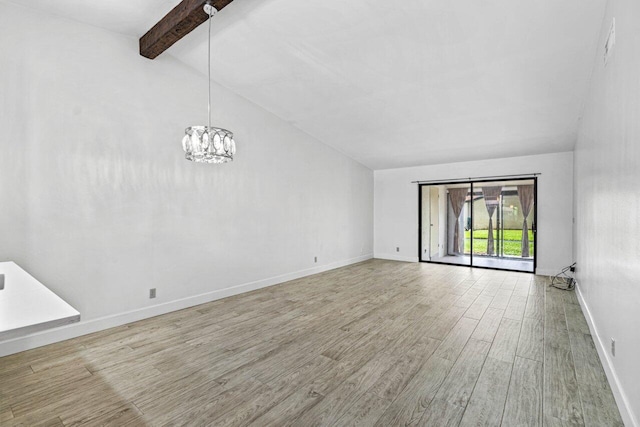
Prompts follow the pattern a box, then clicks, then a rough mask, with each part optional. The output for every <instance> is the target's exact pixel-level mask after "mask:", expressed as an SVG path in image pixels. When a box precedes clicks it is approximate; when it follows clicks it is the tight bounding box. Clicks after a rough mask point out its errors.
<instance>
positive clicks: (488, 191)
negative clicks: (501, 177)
mask: <svg viewBox="0 0 640 427" xmlns="http://www.w3.org/2000/svg"><path fill="white" fill-rule="evenodd" d="M500 194H502V186H499V187H482V196H483V197H484V204H485V206H486V207H487V213H488V214H489V235H488V237H487V255H493V254H494V248H493V246H494V245H493V213H494V212H495V211H496V208H497V207H498V200H499V199H500Z"/></svg>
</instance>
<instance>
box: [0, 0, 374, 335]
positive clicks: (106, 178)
mask: <svg viewBox="0 0 640 427" xmlns="http://www.w3.org/2000/svg"><path fill="white" fill-rule="evenodd" d="M0 27H1V28H2V32H3V35H2V37H0V57H1V58H2V66H1V67H0V93H1V94H2V96H0V103H1V104H0V105H1V106H2V111H0V149H1V150H2V151H1V153H2V154H1V155H0V191H2V193H1V194H0V203H2V206H3V208H2V209H0V221H1V223H0V227H1V228H0V230H1V235H0V261H4V260H12V261H16V262H17V263H18V264H19V265H20V266H22V267H23V268H24V269H25V270H27V271H28V272H29V273H30V274H32V275H33V276H34V277H36V278H37V279H38V280H39V281H40V282H42V283H43V284H45V285H46V286H48V287H49V288H50V289H52V290H53V291H54V292H55V293H57V294H58V295H60V296H61V297H62V298H63V299H65V300H66V301H67V302H69V303H70V304H71V305H73V306H74V307H75V308H76V309H78V310H79V311H80V313H81V315H82V322H81V323H80V325H77V326H74V328H76V329H75V330H77V331H81V330H82V331H84V332H87V331H91V330H92V329H95V328H96V327H107V326H113V324H114V323H116V324H117V323H118V322H120V321H127V320H131V319H136V318H139V317H145V316H149V315H153V314H158V313H159V312H162V311H166V310H168V309H175V308H182V307H183V306H185V303H184V302H185V301H187V302H190V303H192V304H196V303H201V302H205V301H206V300H207V299H215V298H218V297H220V296H225V295H229V294H232V293H234V292H240V291H243V290H248V289H253V288H255V287H256V286H257V287H261V286H267V285H269V284H274V283H277V282H279V281H283V280H288V279H291V278H295V277H299V276H300V275H305V274H312V273H315V272H318V271H322V270H323V269H326V268H332V267H336V266H340V265H345V264H347V263H350V262H356V261H359V260H362V259H366V258H367V257H371V255H372V251H373V172H372V171H371V170H370V169H368V168H366V167H364V166H362V165H360V164H359V163H357V162H355V161H353V160H351V159H349V158H347V157H346V156H344V155H342V154H340V153H338V152H337V151H335V150H334V149H332V148H329V147H328V146H326V145H324V144H322V143H320V142H319V141H317V140H315V139H314V138H312V137H310V136H308V135H306V134H304V133H302V132H300V131H298V130H296V129H294V128H293V127H291V126H290V125H289V124H287V123H285V122H283V121H282V120H280V119H278V118H277V117H275V116H274V115H272V114H270V113H268V112H266V111H265V110H263V109H261V108H260V107H258V106H256V105H255V104H252V103H250V102H248V101H246V100H245V99H243V98H241V97H239V96H237V95H235V94H233V93H231V92H230V91H228V90H226V89H225V88H223V87H221V86H219V85H215V84H214V87H213V106H212V109H213V124H214V125H218V126H221V127H224V128H227V129H230V130H232V131H233V132H234V133H235V136H236V141H237V145H238V154H237V156H236V160H235V161H234V162H233V163H230V164H226V165H202V164H195V163H191V162H188V161H186V160H184V153H183V151H182V147H181V140H182V136H183V135H184V128H185V127H187V126H190V125H194V124H205V122H206V111H207V93H206V87H207V81H206V77H204V76H203V75H202V74H200V73H199V72H197V71H196V70H193V69H190V68H188V67H186V66H185V65H183V64H182V63H180V62H178V61H176V60H175V59H173V58H172V57H171V56H170V55H169V54H168V53H165V54H164V55H162V56H161V57H160V58H158V59H156V60H154V61H151V60H148V59H146V58H143V57H141V56H140V55H139V54H138V40H137V39H135V38H130V37H126V36H122V35H119V34H115V33H111V32H108V31H106V30H103V29H100V28H97V27H92V26H89V25H85V24H81V23H78V22H75V21H72V20H67V19H63V18H58V17H55V16H51V15H44V14H39V13H38V12H36V11H34V10H32V9H25V8H22V7H19V6H14V5H11V4H8V3H5V2H2V1H0ZM214 59H215V58H214ZM214 66H215V61H214ZM201 71H202V72H205V70H201ZM316 256H317V257H318V261H317V263H316V262H314V257H316ZM150 288H156V289H157V298H156V299H153V300H151V299H149V289H150ZM234 290H235V291H234ZM203 295H204V296H206V297H202V296H203ZM187 305H188V304H187ZM153 307H164V308H163V309H155V308H153ZM146 309H150V310H146ZM145 310H146V311H145ZM130 313H137V314H136V315H134V316H131V315H130ZM141 313H142V314H141ZM118 316H121V317H119V318H118ZM114 318H116V319H119V320H118V321H113V320H112V319H114ZM97 319H111V320H109V321H104V322H103V321H102V320H101V321H100V322H96V320H97ZM91 322H93V323H91ZM101 322H102V323H101ZM87 324H93V325H98V326H94V327H84V326H83V325H87ZM83 327H84V328H85V329H84V330H83V329H82V328H83ZM79 333H80V332H79ZM62 335H64V337H67V338H68V335H69V334H66V335H65V334H62ZM62 335H61V336H62ZM36 341H37V340H36ZM44 341H46V340H40V341H38V342H40V343H42V342H44ZM14 344H15V343H14ZM30 345H31V344H30ZM33 345H35V344H33ZM0 346H2V344H1V343H0Z"/></svg>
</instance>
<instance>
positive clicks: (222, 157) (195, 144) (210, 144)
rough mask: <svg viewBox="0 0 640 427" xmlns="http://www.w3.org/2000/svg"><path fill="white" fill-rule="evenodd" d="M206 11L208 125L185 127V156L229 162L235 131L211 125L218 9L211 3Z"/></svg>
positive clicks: (233, 152)
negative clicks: (213, 33) (213, 21)
mask: <svg viewBox="0 0 640 427" xmlns="http://www.w3.org/2000/svg"><path fill="white" fill-rule="evenodd" d="M204 11H205V13H206V14H207V15H208V16H209V41H208V48H209V52H208V63H209V69H208V76H209V103H208V110H207V112H208V118H209V122H208V123H209V124H208V126H190V127H188V128H186V129H185V131H184V133H185V135H184V137H183V138H182V148H183V149H184V152H185V155H184V157H185V158H186V159H187V160H190V161H192V162H196V163H214V164H220V163H227V162H230V161H233V155H234V154H235V153H236V142H235V141H234V140H233V133H232V132H230V131H228V130H226V129H222V128H217V127H212V126H211V18H212V17H213V15H215V14H216V12H217V10H216V9H215V8H214V7H213V6H211V5H210V4H208V3H207V4H206V5H205V6H204Z"/></svg>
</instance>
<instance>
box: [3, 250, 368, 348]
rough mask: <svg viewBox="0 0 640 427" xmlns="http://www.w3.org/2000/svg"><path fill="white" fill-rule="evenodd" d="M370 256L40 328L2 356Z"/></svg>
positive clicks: (5, 344) (12, 342) (9, 343)
mask: <svg viewBox="0 0 640 427" xmlns="http://www.w3.org/2000/svg"><path fill="white" fill-rule="evenodd" d="M371 258H373V254H367V255H362V256H359V257H356V258H351V259H347V260H343V261H337V262H334V263H331V264H326V265H322V266H318V267H313V268H309V269H306V270H300V271H295V272H293V273H287V274H283V275H280V276H276V277H270V278H268V279H262V280H257V281H255V282H250V283H244V284H242V285H237V286H232V287H229V288H225V289H219V290H216V291H213V292H207V293H204V294H200V295H194V296H191V297H187V298H182V299H179V300H175V301H169V302H166V303H163V304H158V305H153V306H150V307H144V308H140V309H137V310H132V311H128V312H125V313H118V314H113V315H110V316H105V317H100V318H97V319H91V320H87V321H80V322H79V323H73V324H71V325H66V326H61V327H59V328H54V329H49V330H46V331H42V332H37V333H33V334H29V335H26V336H23V337H19V338H13V339H10V340H6V341H2V342H0V357H2V356H7V355H10V354H14V353H19V352H21V351H25V350H30V349H33V348H37V347H42V346H44V345H48V344H53V343H55V342H59V341H65V340H68V339H71V338H76V337H79V336H82V335H86V334H91V333H93V332H98V331H102V330H104V329H109V328H113V327H116V326H121V325H125V324H127V323H131V322H136V321H138V320H142V319H147V318H149V317H154V316H159V315H161V314H166V313H170V312H172V311H176V310H182V309H184V308H189V307H193V306H196V305H200V304H204V303H207V302H211V301H215V300H218V299H221V298H226V297H230V296H232V295H237V294H241V293H244V292H249V291H253V290H256V289H261V288H266V287H268V286H273V285H277V284H279V283H283V282H288V281H289V280H295V279H299V278H301V277H305V276H310V275H312V274H317V273H322V272H324V271H329V270H333V269H336V268H340V267H344V266H347V265H350V264H355V263H358V262H362V261H366V260H369V259H371Z"/></svg>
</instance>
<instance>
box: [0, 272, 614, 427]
mask: <svg viewBox="0 0 640 427" xmlns="http://www.w3.org/2000/svg"><path fill="white" fill-rule="evenodd" d="M0 424H1V425H2V426H14V425H24V426H69V425H96V426H98V425H115V426H146V425H149V426H156V425H157V426H160V425H215V426H244V425H255V426H288V425H295V426H305V427H307V426H346V425H349V426H354V425H365V426H374V425H375V426H395V425H402V426H406V425H412V426H413V425H415V426H420V425H423V426H458V425H460V426H499V425H503V426H529V425H530V426H542V425H550V426H555V425H565V424H571V425H585V426H621V425H623V424H622V421H621V419H620V415H619V413H618V409H617V407H616V405H615V402H614V399H613V395H612V393H611V390H610V389H609V385H608V383H607V381H606V377H605V375H604V372H603V369H602V366H601V364H600V361H599V359H598V354H597V352H596V349H595V347H594V344H593V341H592V339H591V336H590V335H589V328H588V327H587V324H586V322H585V319H584V317H583V315H582V312H581V311H580V307H579V305H578V303H577V299H576V298H575V295H574V294H573V293H567V292H563V291H560V290H557V289H554V288H550V287H548V278H545V277H540V276H533V275H531V274H523V273H510V272H501V271H492V270H480V269H470V268H462V267H454V266H445V265H435V264H413V263H400V262H393V261H383V260H371V261H367V262H363V263H359V264H356V265H352V266H349V267H344V268H341V269H337V270H332V271H329V272H326V273H322V274H318V275H314V276H310V277H306V278H302V279H299V280H295V281H291V282H288V283H284V284H282V285H278V286H273V287H270V288H266V289H262V290H259V291H255V292H251V293H247V294H243V295H238V296H234V297H231V298H227V299H224V300H219V301H215V302H212V303H208V304H204V305H201V306H197V307H193V308H190V309H186V310H182V311H177V312H174V313H170V314H166V315H163V316H159V317H155V318H152V319H147V320H143V321H140V322H136V323H133V324H130V325H126V326H122V327H118V328H113V329H109V330H106V331H102V332H98V333H95V334H92V335H87V336H84V337H80V338H76V339H73V340H69V341H65V342H62V343H57V344H53V345H50V346H47V347H42V348H38V349H34V350H31V351H27V352H23V353H20V354H15V355H12V356H7V357H4V358H0Z"/></svg>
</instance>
